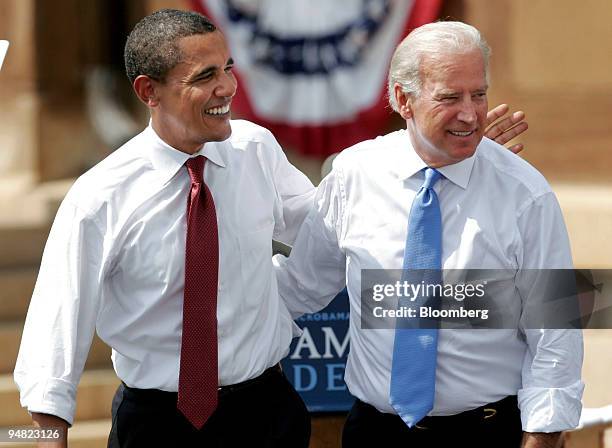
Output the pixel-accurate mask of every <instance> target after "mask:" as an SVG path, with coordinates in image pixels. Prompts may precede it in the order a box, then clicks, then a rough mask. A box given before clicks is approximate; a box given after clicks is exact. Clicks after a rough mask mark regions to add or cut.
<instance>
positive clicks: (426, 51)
mask: <svg viewBox="0 0 612 448" xmlns="http://www.w3.org/2000/svg"><path fill="white" fill-rule="evenodd" d="M474 50H480V51H481V53H482V57H483V60H484V65H485V77H486V79H487V82H488V79H489V55H490V54H491V49H490V48H489V45H488V44H487V42H486V41H485V40H484V38H483V37H482V35H481V34H480V32H479V31H478V30H477V29H476V28H474V27H473V26H471V25H468V24H465V23H463V22H435V23H428V24H426V25H423V26H420V27H418V28H416V29H414V30H413V31H412V32H411V33H410V34H409V35H408V36H406V38H405V39H404V40H403V41H402V42H400V44H399V45H398V46H397V48H396V49H395V52H394V53H393V57H392V58H391V66H390V68H389V84H388V94H389V104H390V105H391V107H392V108H393V110H394V111H395V112H399V110H398V104H397V101H396V99H395V84H396V83H397V84H399V85H400V86H401V87H402V91H403V92H404V93H406V94H414V95H415V96H419V95H420V93H421V83H422V80H421V77H420V70H419V67H420V65H421V61H422V59H423V56H425V55H436V54H464V53H470V52H472V51H474Z"/></svg>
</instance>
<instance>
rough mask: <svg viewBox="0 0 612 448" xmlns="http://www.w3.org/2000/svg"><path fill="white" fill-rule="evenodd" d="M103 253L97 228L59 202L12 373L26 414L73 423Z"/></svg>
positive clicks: (93, 322)
mask: <svg viewBox="0 0 612 448" xmlns="http://www.w3.org/2000/svg"><path fill="white" fill-rule="evenodd" d="M103 247H104V237H103V234H102V232H101V229H100V226H99V225H98V223H96V221H95V220H94V219H92V218H91V217H89V216H87V214H86V213H85V212H84V211H82V210H80V209H79V208H78V207H76V206H74V205H73V204H72V203H70V202H69V201H68V200H64V202H63V203H62V205H61V206H60V209H59V210H58V213H57V216H56V218H55V221H54V223H53V226H52V228H51V232H50V234H49V238H48V240H47V244H46V246H45V250H44V253H43V257H42V262H41V266H40V271H39V274H38V279H37V281H36V286H35V288H34V292H33V295H32V300H31V302H30V307H29V310H28V314H27V318H26V322H25V326H24V330H23V336H22V339H21V346H20V349H19V355H18V357H17V363H16V366H15V372H14V379H15V382H16V384H17V387H18V388H19V392H20V399H21V404H22V406H24V407H26V408H27V409H28V411H29V412H40V413H45V414H52V415H55V416H57V417H60V418H62V419H64V420H66V421H67V422H68V423H70V424H72V422H73V419H74V413H75V407H76V389H77V385H78V383H79V380H80V378H81V374H82V372H83V368H84V365H85V361H86V359H87V355H88V352H89V348H90V346H91V342H92V339H93V334H94V331H95V326H96V318H97V315H98V310H99V307H100V289H101V279H102V276H103V272H102V271H103V268H102V266H103V263H104V262H103V260H104V256H103V253H104V249H103Z"/></svg>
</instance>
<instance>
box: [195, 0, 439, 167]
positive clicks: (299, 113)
mask: <svg viewBox="0 0 612 448" xmlns="http://www.w3.org/2000/svg"><path fill="white" fill-rule="evenodd" d="M190 1H191V2H192V5H193V8H194V9H196V10H197V11H199V12H202V13H203V14H205V15H207V16H208V17H210V18H211V19H212V20H213V21H214V22H215V23H216V24H217V25H218V26H219V28H220V29H221V30H222V31H223V33H224V34H225V36H226V39H227V41H228V43H229V46H230V50H231V52H232V57H233V58H234V60H235V62H236V75H237V77H238V79H239V89H238V93H237V94H236V97H235V99H234V103H233V111H234V115H235V116H240V117H242V118H246V119H248V120H251V121H254V122H256V123H259V124H261V125H263V126H265V127H267V128H269V129H270V130H271V131H272V132H273V133H274V134H275V135H276V137H277V138H278V139H279V140H280V141H281V143H282V144H284V145H290V146H292V147H294V148H296V149H298V150H299V151H300V152H302V153H304V154H309V155H317V156H326V155H328V154H331V153H332V152H336V151H340V150H341V149H343V148H345V147H347V146H350V145H352V144H354V143H356V142H358V141H361V140H364V139H367V138H372V137H374V136H376V135H378V134H380V133H382V132H384V128H385V125H386V124H387V122H388V120H389V115H390V112H389V108H388V107H386V99H385V91H386V89H385V83H386V76H387V69H388V65H389V61H390V58H391V55H392V53H393V50H394V48H395V46H396V45H397V43H398V42H399V41H400V40H401V39H402V38H403V37H404V36H405V35H406V34H407V33H408V32H409V30H410V29H412V28H415V27H417V26H419V25H422V24H424V23H427V22H430V21H432V20H434V19H435V18H436V17H437V14H438V12H439V9H440V4H441V0H190Z"/></svg>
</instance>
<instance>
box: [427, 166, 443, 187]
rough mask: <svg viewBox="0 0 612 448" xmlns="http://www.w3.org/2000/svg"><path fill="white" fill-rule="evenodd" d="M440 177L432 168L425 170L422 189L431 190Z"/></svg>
mask: <svg viewBox="0 0 612 448" xmlns="http://www.w3.org/2000/svg"><path fill="white" fill-rule="evenodd" d="M441 177H442V174H441V173H440V172H439V171H438V170H436V169H434V168H425V182H423V188H427V189H429V188H433V187H434V185H435V184H436V182H438V180H439V179H440V178H441Z"/></svg>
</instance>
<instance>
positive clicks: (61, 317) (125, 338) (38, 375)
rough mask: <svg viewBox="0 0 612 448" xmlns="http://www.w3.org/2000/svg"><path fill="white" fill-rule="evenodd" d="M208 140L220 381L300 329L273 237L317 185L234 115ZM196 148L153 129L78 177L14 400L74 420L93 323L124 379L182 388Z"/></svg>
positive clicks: (287, 237) (251, 372)
mask: <svg viewBox="0 0 612 448" xmlns="http://www.w3.org/2000/svg"><path fill="white" fill-rule="evenodd" d="M231 126H232V134H231V137H230V138H229V139H228V140H225V141H223V142H218V143H206V144H205V145H204V146H203V148H202V149H201V150H200V151H199V152H198V153H196V154H194V156H197V155H200V154H201V155H203V156H205V157H206V158H207V159H208V161H207V162H206V164H205V170H204V181H205V182H206V184H207V185H208V187H209V188H210V190H211V192H212V195H213V198H214V201H215V207H216V214H217V221H218V230H219V281H218V284H219V286H218V298H217V319H218V341H219V350H218V351H219V382H220V385H227V384H235V383H239V382H241V381H245V380H247V379H250V378H254V377H256V376H258V375H259V374H261V373H262V372H263V371H264V370H265V369H266V368H268V367H270V366H272V365H274V364H275V363H277V362H279V361H280V360H281V359H282V358H283V357H284V356H285V355H286V354H287V353H288V350H289V344H290V342H291V339H292V337H293V334H294V332H295V324H294V323H293V321H292V319H291V317H290V315H289V312H288V311H287V309H286V307H285V306H284V305H283V304H282V302H280V299H279V297H278V292H277V287H276V281H275V278H274V270H273V269H272V263H271V257H272V249H271V241H272V238H273V236H274V238H276V239H278V240H280V241H283V242H286V243H289V244H290V243H292V242H293V240H294V238H295V235H296V234H297V230H298V228H299V226H300V224H301V223H302V221H303V219H304V217H305V216H306V213H307V212H308V210H309V209H310V208H311V206H312V198H313V195H314V187H313V185H312V184H311V183H310V181H309V180H308V179H307V178H306V176H304V175H303V174H302V173H301V172H300V171H298V170H297V169H296V168H295V167H293V166H292V165H291V164H290V163H289V162H288V161H287V159H286V157H285V155H284V153H283V152H282V150H281V148H280V147H279V145H278V143H277V142H276V140H275V139H274V137H273V136H272V134H271V133H270V132H269V131H267V130H266V129H264V128H261V127H259V126H257V125H255V124H253V123H249V122H247V121H232V123H231ZM189 157H190V156H189V155H188V154H185V153H183V152H180V151H178V150H176V149H173V148H172V147H170V146H168V145H167V144H166V143H164V142H163V141H162V140H161V139H160V138H159V137H158V136H157V134H156V133H155V132H154V130H153V129H152V128H151V127H148V128H146V129H145V130H144V131H143V132H142V133H141V134H139V135H138V136H136V137H134V138H133V139H132V140H130V141H129V142H128V143H126V144H125V145H124V146H122V147H121V148H119V149H118V150H117V151H115V152H114V153H113V154H111V155H110V156H109V157H107V158H106V159H105V160H103V161H102V162H100V163H99V164H98V165H96V166H95V167H94V168H92V169H91V170H90V171H88V172H87V173H85V174H84V175H82V176H81V177H80V178H79V179H78V180H77V181H76V183H75V184H74V186H73V187H72V188H71V189H70V191H69V193H68V194H67V196H66V198H65V199H64V201H63V203H62V205H61V207H60V209H59V211H58V213H57V216H56V218H55V222H54V223H53V227H52V229H51V233H50V235H49V239H48V241H47V245H46V247H45V251H44V254H43V259H42V264H41V268H40V272H39V275H38V280H37V282H36V287H35V289H34V293H33V297H32V301H31V304H30V309H29V311H28V316H27V319H26V324H25V328H24V333H23V338H22V342H21V348H20V350H19V356H18V360H17V365H16V367H15V381H16V383H17V385H18V387H19V389H20V392H21V402H22V405H23V406H25V407H27V408H28V410H29V411H30V412H44V413H49V414H54V415H57V416H59V417H61V418H63V419H65V420H67V421H68V422H70V423H72V419H73V415H74V408H75V394H76V387H77V384H78V382H79V379H80V376H81V373H82V370H83V366H84V363H85V360H86V358H87V354H88V351H89V347H90V344H91V340H92V337H93V333H94V330H96V331H97V333H98V335H99V336H100V338H101V339H102V340H104V341H105V342H106V343H107V344H108V345H110V346H111V347H112V349H113V351H112V360H113V364H114V368H115V371H116V373H117V375H118V376H119V378H120V379H121V380H123V381H124V382H125V383H126V384H127V385H128V386H131V387H136V388H142V389H148V388H155V389H161V390H165V391H177V390H178V377H179V364H180V345H181V332H182V311H183V286H184V267H185V232H186V219H185V216H186V207H187V197H188V194H189V190H190V179H189V175H188V173H187V169H186V168H185V167H184V163H185V161H186V160H187V159H188V158H189Z"/></svg>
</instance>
